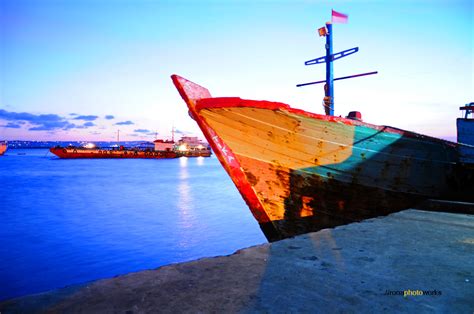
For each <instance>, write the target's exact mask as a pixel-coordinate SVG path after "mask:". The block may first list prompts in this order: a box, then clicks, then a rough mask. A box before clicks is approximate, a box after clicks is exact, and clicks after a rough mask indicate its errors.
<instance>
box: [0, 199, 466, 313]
mask: <svg viewBox="0 0 474 314" xmlns="http://www.w3.org/2000/svg"><path fill="white" fill-rule="evenodd" d="M471 209H472V208H471ZM473 256H474V215H469V214H455V213H445V212H430V211H421V210H414V209H410V210H405V211H403V212H399V213H395V214H391V215H389V216H386V217H380V218H374V219H369V220H366V221H363V222H361V223H353V224H349V225H345V226H340V227H337V228H334V229H324V230H321V231H319V232H315V233H310V234H306V235H302V236H297V237H295V238H292V239H286V240H282V241H279V242H275V243H272V244H262V245H259V246H255V247H251V248H247V249H243V250H240V251H238V252H236V253H235V254H233V255H230V256H221V257H215V258H206V259H201V260H198V261H193V262H188V263H182V264H175V265H170V266H165V267H161V268H159V269H156V270H149V271H142V272H138V273H132V274H128V275H124V276H119V277H115V278H112V279H105V280H99V281H96V282H92V283H88V284H84V285H81V286H76V287H69V288H64V289H60V290H57V291H52V292H47V293H43V294H38V295H32V296H26V297H22V298H18V299H14V300H10V301H6V302H3V303H0V311H1V312H2V313H10V312H31V311H44V310H53V311H58V312H64V313H69V312H85V313H90V312H94V313H95V312H104V313H105V312H108V313H110V312H116V313H143V312H157V311H159V312H163V313H175V312H237V311H244V312H245V311H250V312H285V313H286V312H308V313H318V312H321V313H324V312H327V311H328V310H330V311H331V312H338V313H339V312H341V313H342V312H374V313H377V312H385V311H388V312H418V311H421V312H454V313H472V312H473V310H474V261H473V258H472V257H473ZM423 291H424V292H423ZM404 294H405V296H404Z"/></svg>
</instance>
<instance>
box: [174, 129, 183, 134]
mask: <svg viewBox="0 0 474 314" xmlns="http://www.w3.org/2000/svg"><path fill="white" fill-rule="evenodd" d="M174 133H176V134H181V135H182V134H186V132H185V131H181V130H178V129H176V130H174Z"/></svg>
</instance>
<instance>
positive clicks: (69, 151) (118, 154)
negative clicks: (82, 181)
mask: <svg viewBox="0 0 474 314" xmlns="http://www.w3.org/2000/svg"><path fill="white" fill-rule="evenodd" d="M49 151H50V152H52V153H53V154H55V155H56V156H58V157H59V158H67V159H77V158H101V159H104V158H146V159H163V158H176V157H178V155H177V154H176V153H175V152H172V151H170V152H168V151H166V152H165V151H160V152H145V151H134V150H100V149H82V148H63V147H53V148H50V149H49Z"/></svg>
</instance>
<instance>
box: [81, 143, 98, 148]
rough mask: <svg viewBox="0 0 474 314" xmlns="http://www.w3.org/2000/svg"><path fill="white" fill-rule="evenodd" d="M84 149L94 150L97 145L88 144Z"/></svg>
mask: <svg viewBox="0 0 474 314" xmlns="http://www.w3.org/2000/svg"><path fill="white" fill-rule="evenodd" d="M84 147H85V148H89V149H92V148H95V144H94V143H87V144H86V145H84Z"/></svg>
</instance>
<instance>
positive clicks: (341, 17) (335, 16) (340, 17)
mask: <svg viewBox="0 0 474 314" xmlns="http://www.w3.org/2000/svg"><path fill="white" fill-rule="evenodd" d="M347 19H348V17H347V14H342V13H339V12H336V11H334V10H332V17H331V22H332V23H347Z"/></svg>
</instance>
